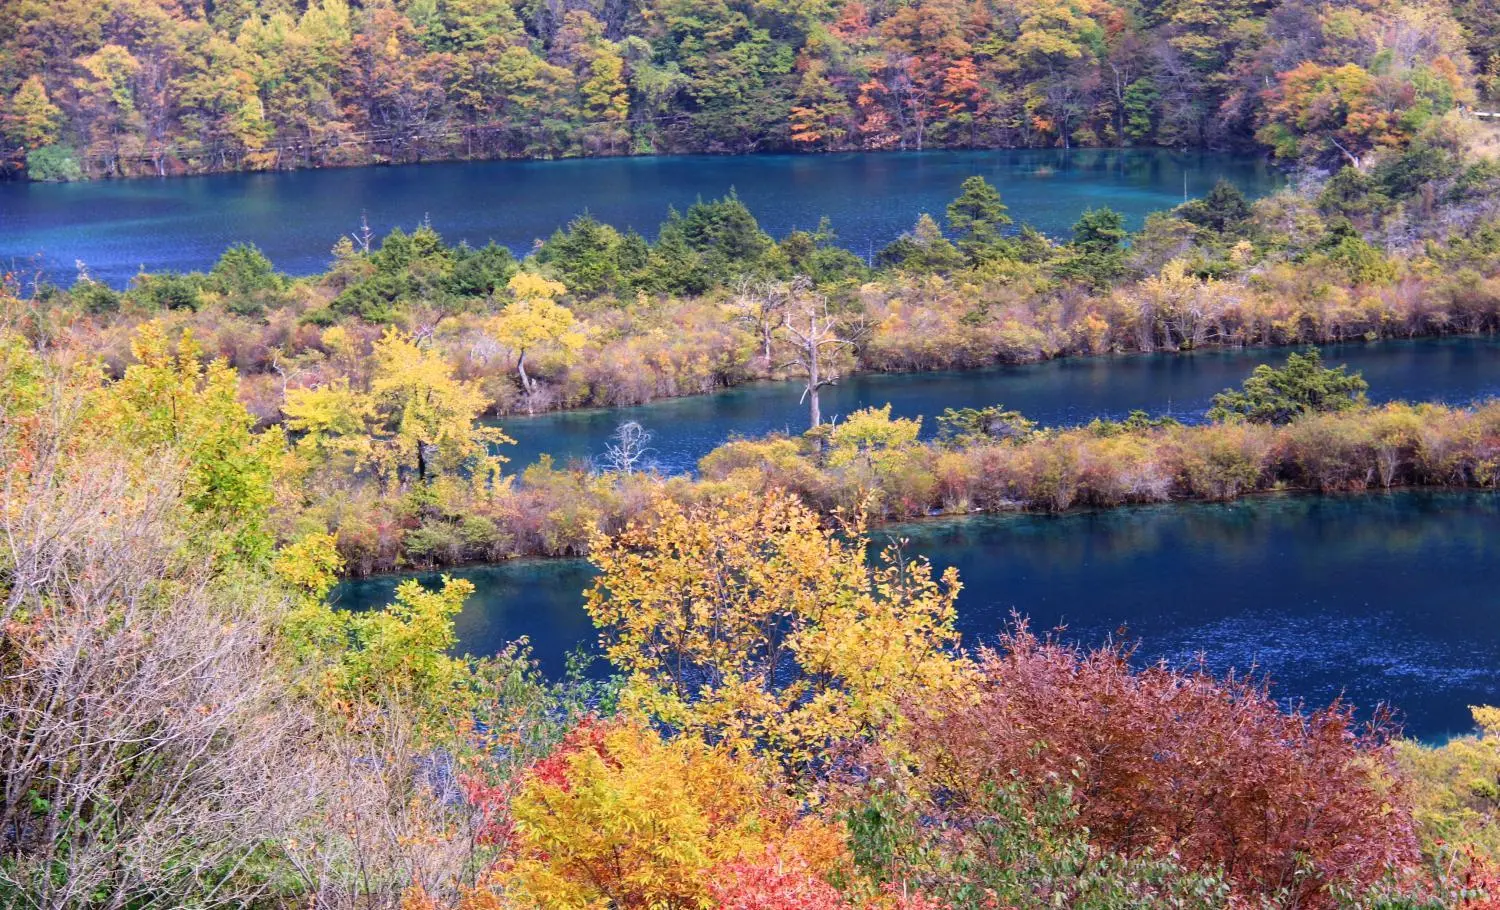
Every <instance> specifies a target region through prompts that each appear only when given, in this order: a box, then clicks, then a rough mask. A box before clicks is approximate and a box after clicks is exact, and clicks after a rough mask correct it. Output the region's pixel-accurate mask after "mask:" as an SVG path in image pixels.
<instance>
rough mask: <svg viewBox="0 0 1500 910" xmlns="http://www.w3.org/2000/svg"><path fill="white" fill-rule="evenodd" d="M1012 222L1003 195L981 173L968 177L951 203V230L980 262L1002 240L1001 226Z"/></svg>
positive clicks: (949, 227) (961, 244) (975, 260)
mask: <svg viewBox="0 0 1500 910" xmlns="http://www.w3.org/2000/svg"><path fill="white" fill-rule="evenodd" d="M1010 223H1011V218H1010V216H1009V215H1007V214H1006V208H1005V204H1004V203H1002V202H1001V201H1000V194H999V193H998V192H997V191H996V190H995V188H994V187H993V186H991V185H990V184H989V181H987V180H985V179H984V178H983V177H980V176H977V175H976V176H973V177H969V178H968V179H966V180H964V182H963V186H962V187H961V192H960V193H959V195H958V198H957V199H954V200H953V201H952V202H950V203H948V229H949V230H950V231H952V232H953V233H954V234H955V235H957V237H958V248H959V249H960V250H962V251H963V253H964V255H965V256H968V257H969V261H970V262H978V261H980V260H981V259H983V258H984V256H985V254H986V253H987V252H989V251H991V250H993V249H994V248H995V246H996V244H998V243H999V242H1000V239H1001V238H1000V229H1001V228H1003V227H1006V226H1007V225H1009V224H1010Z"/></svg>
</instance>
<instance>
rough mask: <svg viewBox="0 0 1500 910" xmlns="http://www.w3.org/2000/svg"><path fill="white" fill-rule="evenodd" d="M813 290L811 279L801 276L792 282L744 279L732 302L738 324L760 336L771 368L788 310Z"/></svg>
mask: <svg viewBox="0 0 1500 910" xmlns="http://www.w3.org/2000/svg"><path fill="white" fill-rule="evenodd" d="M811 290H812V279H810V278H807V277H806V276H803V275H798V276H797V277H795V278H793V279H792V280H791V281H751V280H750V279H748V278H747V279H744V280H742V281H741V282H740V283H739V286H738V287H737V288H736V289H735V294H734V297H733V298H731V299H730V301H729V307H730V310H731V312H733V313H734V319H735V321H736V322H740V323H743V324H745V325H748V326H749V327H750V328H751V330H752V331H754V332H755V334H756V335H758V336H760V344H761V354H762V356H763V357H765V359H766V365H767V366H770V364H771V349H772V345H773V344H774V343H775V341H776V332H777V331H778V330H779V329H780V328H781V327H782V326H783V325H784V324H785V323H786V314H787V308H788V307H790V306H791V303H792V301H793V300H795V299H796V298H797V297H799V296H802V295H805V294H807V293H809V292H810V291H811Z"/></svg>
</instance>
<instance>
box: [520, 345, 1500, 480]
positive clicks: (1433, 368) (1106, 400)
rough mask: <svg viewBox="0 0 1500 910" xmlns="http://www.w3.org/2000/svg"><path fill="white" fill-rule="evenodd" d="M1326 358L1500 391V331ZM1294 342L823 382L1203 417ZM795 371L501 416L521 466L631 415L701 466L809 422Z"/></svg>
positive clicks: (914, 399) (900, 395) (1437, 388)
mask: <svg viewBox="0 0 1500 910" xmlns="http://www.w3.org/2000/svg"><path fill="white" fill-rule="evenodd" d="M1322 350H1323V357H1324V360H1325V361H1326V362H1327V363H1329V364H1330V365H1332V364H1340V363H1345V364H1348V365H1349V367H1350V368H1351V369H1354V370H1359V371H1360V372H1362V373H1363V374H1364V377H1365V379H1366V380H1368V381H1369V383H1370V399H1371V400H1372V401H1391V400H1395V399H1405V400H1409V401H1447V402H1451V403H1459V404H1462V403H1467V402H1470V401H1473V400H1475V399H1477V398H1485V397H1489V396H1492V395H1500V340H1497V339H1495V338H1492V337H1466V338H1440V339H1420V340H1416V341H1383V342H1376V343H1370V344H1363V343H1361V344H1343V345H1328V346H1325V347H1324V348H1323V349H1322ZM1286 356H1287V351H1286V349H1278V348H1251V349H1248V350H1205V351H1199V352H1195V353H1191V354H1150V355H1121V356H1116V357H1080V358H1068V359H1063V360H1053V361H1049V362H1046V363H1039V364H1027V365H1022V366H1011V367H1003V368H997V369H991V370H980V371H971V372H958V373H917V374H879V373H867V374H860V375H856V376H853V377H849V378H847V379H845V380H844V381H842V382H841V383H840V384H839V385H836V386H833V387H831V388H826V389H824V390H823V414H824V415H825V416H826V417H837V416H838V415H843V414H848V413H850V412H851V411H854V410H856V409H858V408H862V407H869V406H875V407H879V406H882V405H885V404H890V405H891V406H892V407H891V411H892V413H893V414H895V415H896V416H899V417H919V416H920V417H925V418H926V421H925V422H924V423H923V428H922V429H923V432H924V434H926V435H928V436H930V435H932V434H933V433H935V432H936V430H937V424H936V421H935V420H933V418H934V417H936V415H938V414H941V413H942V412H943V409H944V408H950V407H952V408H961V407H984V406H986V405H993V404H1004V405H1005V406H1006V407H1008V408H1015V409H1017V410H1019V411H1021V412H1022V413H1023V414H1025V415H1026V416H1027V417H1030V418H1031V419H1032V420H1036V421H1040V422H1041V423H1043V424H1045V425H1048V426H1058V425H1068V424H1077V423H1085V422H1087V421H1089V420H1091V419H1093V418H1094V417H1113V418H1119V417H1124V416H1125V415H1127V414H1129V413H1130V411H1131V410H1133V409H1140V410H1144V411H1150V412H1151V413H1153V414H1172V415H1175V416H1176V417H1178V418H1180V419H1182V420H1184V421H1194V420H1198V419H1201V417H1202V414H1203V412H1204V411H1205V410H1207V409H1208V406H1209V401H1210V399H1212V398H1213V396H1214V394H1215V393H1216V392H1220V391H1222V390H1224V389H1225V388H1229V387H1231V386H1237V385H1239V384H1240V382H1241V381H1242V380H1243V379H1244V378H1245V376H1246V375H1247V374H1249V372H1250V371H1251V370H1252V369H1254V367H1255V365H1256V364H1260V363H1279V362H1282V361H1284V360H1285V359H1286ZM800 391H801V390H800V388H799V387H798V386H797V385H795V384H794V383H758V384H755V385H750V386H742V387H740V388H736V389H731V390H729V391H726V392H721V393H719V394H716V395H702V396H697V397H693V398H677V399H671V400H667V401H661V402H655V403H652V404H649V405H642V406H640V407H634V408H614V409H608V410H602V409H601V410H593V411H563V412H559V413H555V414H544V415H540V416H536V417H511V418H506V419H504V420H500V421H498V423H499V424H500V425H501V426H502V427H504V428H505V432H506V433H508V434H510V436H512V437H513V438H514V439H515V440H516V445H514V446H505V447H504V448H503V450H502V451H503V453H504V454H505V455H506V457H508V458H509V459H511V464H512V467H515V468H519V467H522V466H525V465H528V464H531V463H532V462H534V461H535V460H536V458H537V457H538V456H539V455H541V454H544V453H550V454H551V455H552V456H553V458H554V459H556V460H557V461H558V463H560V464H561V463H566V462H567V461H568V460H569V459H588V458H596V457H598V456H599V455H600V454H602V452H603V451H604V447H605V445H606V444H607V442H608V439H609V436H610V434H611V433H613V432H614V431H615V428H616V427H618V426H619V425H620V423H622V422H623V421H626V420H634V421H638V422H639V423H640V424H641V425H642V426H644V427H646V429H647V430H649V431H651V432H652V433H653V439H652V442H651V448H652V452H651V458H652V459H654V460H655V461H656V463H657V464H658V466H659V467H660V469H661V470H662V471H664V472H667V473H677V472H683V471H690V470H692V469H693V467H694V466H695V465H696V464H697V462H698V459H699V458H702V457H703V456H704V455H706V454H708V452H709V451H711V450H712V449H713V448H714V447H715V446H718V445H720V444H721V443H723V442H724V441H725V440H726V439H728V438H730V437H731V436H734V435H739V436H761V435H764V434H766V433H770V432H773V431H786V430H790V431H792V432H797V433H800V432H802V431H803V430H805V429H807V410H806V408H805V407H804V406H802V405H801V404H799V403H798V396H799V394H800Z"/></svg>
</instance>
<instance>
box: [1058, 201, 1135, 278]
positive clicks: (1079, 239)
mask: <svg viewBox="0 0 1500 910" xmlns="http://www.w3.org/2000/svg"><path fill="white" fill-rule="evenodd" d="M1129 236H1130V235H1129V234H1128V233H1127V232H1126V230H1125V218H1124V217H1123V216H1122V215H1121V214H1120V213H1119V212H1116V211H1115V210H1114V209H1110V208H1102V209H1089V210H1088V211H1086V212H1084V213H1083V214H1082V215H1080V216H1079V218H1078V221H1077V222H1075V223H1074V224H1073V239H1072V241H1071V242H1069V244H1068V252H1069V254H1070V255H1069V256H1068V257H1067V258H1066V259H1064V260H1063V261H1061V262H1059V263H1058V264H1057V265H1056V266H1055V267H1054V268H1055V269H1056V270H1057V273H1058V274H1059V275H1061V276H1063V277H1065V278H1073V279H1078V280H1082V281H1086V282H1088V283H1089V284H1091V285H1093V286H1094V287H1098V288H1103V287H1108V286H1109V284H1110V282H1112V281H1115V280H1116V279H1118V278H1119V277H1120V276H1121V275H1123V274H1124V273H1125V240H1126V238H1127V237H1129Z"/></svg>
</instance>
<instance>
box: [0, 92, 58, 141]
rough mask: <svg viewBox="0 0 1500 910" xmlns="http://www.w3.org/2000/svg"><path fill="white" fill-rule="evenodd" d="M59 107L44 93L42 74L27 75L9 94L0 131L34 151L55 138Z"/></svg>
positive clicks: (7, 137)
mask: <svg viewBox="0 0 1500 910" xmlns="http://www.w3.org/2000/svg"><path fill="white" fill-rule="evenodd" d="M61 123H62V109H61V108H59V107H58V106H57V105H55V104H53V103H52V99H51V98H49V97H48V96H47V86H46V84H45V83H44V82H42V77H41V76H37V75H31V76H28V77H26V81H24V82H22V83H21V87H20V88H18V89H16V91H15V94H13V95H11V98H10V103H9V104H7V105H6V106H5V109H4V115H3V116H0V126H3V129H0V134H3V135H4V136H5V138H6V139H8V140H10V141H11V142H14V143H15V144H16V145H19V146H20V147H21V148H23V149H26V150H27V151H33V152H34V151H36V150H37V149H40V148H42V147H43V146H48V145H51V144H52V143H54V142H56V141H57V136H58V127H59V126H60V125H61Z"/></svg>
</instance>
